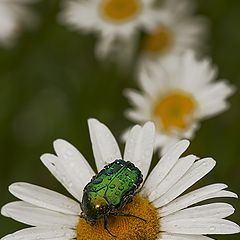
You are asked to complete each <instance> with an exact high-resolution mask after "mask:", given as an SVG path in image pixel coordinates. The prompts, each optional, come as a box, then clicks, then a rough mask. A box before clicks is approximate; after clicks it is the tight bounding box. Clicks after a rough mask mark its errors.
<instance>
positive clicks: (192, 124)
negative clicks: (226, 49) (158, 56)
mask: <svg viewBox="0 0 240 240" xmlns="http://www.w3.org/2000/svg"><path fill="white" fill-rule="evenodd" d="M216 75H217V68H216V67H214V66H212V64H211V62H210V60H209V59H204V60H197V59H196V58H195V56H194V53H193V52H192V51H188V52H186V53H184V54H182V55H181V56H178V57H177V56H171V57H169V58H167V59H166V60H165V61H164V62H162V61H156V62H155V63H153V62H152V63H151V64H146V65H144V66H143V67H142V69H141V71H140V73H139V85H140V88H141V91H140V92H138V91H136V90H126V91H125V95H126V96H127V97H128V99H129V100H130V102H131V103H132V105H133V106H134V108H133V109H130V110H128V111H126V116H127V117H128V118H129V119H130V120H132V121H134V122H137V123H143V122H145V121H148V120H151V121H154V122H155V124H156V126H157V140H156V147H163V148H164V147H168V146H169V145H171V144H173V143H175V142H176V141H178V140H179V139H183V138H187V139H191V138H192V137H193V135H194V132H195V131H196V129H197V128H198V127H199V122H200V120H203V119H206V118H210V117H212V116H214V115H217V114H219V113H221V112H223V111H225V110H226V109H227V108H228V107H229V105H228V103H227V101H226V99H227V98H228V97H229V96H230V95H232V94H233V92H234V88H233V87H232V86H230V85H229V84H228V83H227V82H226V81H216V82H214V80H215V79H216ZM126 134H127V132H126Z"/></svg>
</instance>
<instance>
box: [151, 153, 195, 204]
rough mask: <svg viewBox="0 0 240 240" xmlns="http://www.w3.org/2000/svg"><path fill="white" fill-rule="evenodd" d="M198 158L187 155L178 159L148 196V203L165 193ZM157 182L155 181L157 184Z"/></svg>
mask: <svg viewBox="0 0 240 240" xmlns="http://www.w3.org/2000/svg"><path fill="white" fill-rule="evenodd" d="M197 159H198V158H197V157H196V156H194V155H189V156H187V157H184V158H180V159H179V160H178V162H177V163H176V164H175V166H174V167H173V168H172V169H171V171H170V172H169V173H168V175H167V176H166V177H165V178H164V179H163V180H162V181H161V182H160V183H159V184H158V185H157V187H156V188H155V189H154V191H153V192H151V194H150V195H149V196H148V199H149V201H154V200H156V199H157V198H159V197H161V196H162V195H163V194H164V193H166V192H167V191H168V190H169V189H170V188H171V187H172V186H173V185H174V184H176V183H177V182H178V181H179V180H180V179H181V178H182V176H184V175H185V173H186V172H187V171H188V170H189V168H190V167H191V166H192V164H193V163H194V162H195V161H196V160H197ZM157 181H158V180H156V183H157Z"/></svg>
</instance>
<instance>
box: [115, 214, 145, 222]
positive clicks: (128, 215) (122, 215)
mask: <svg viewBox="0 0 240 240" xmlns="http://www.w3.org/2000/svg"><path fill="white" fill-rule="evenodd" d="M111 215H112V216H119V217H134V218H137V219H140V220H142V221H144V222H147V220H145V219H143V218H140V217H138V216H135V215H132V214H128V213H117V212H116V213H111Z"/></svg>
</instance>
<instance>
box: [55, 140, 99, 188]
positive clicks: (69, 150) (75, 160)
mask: <svg viewBox="0 0 240 240" xmlns="http://www.w3.org/2000/svg"><path fill="white" fill-rule="evenodd" d="M53 145H54V149H55V152H56V153H57V155H58V157H59V159H60V160H61V161H62V163H63V165H64V166H65V167H66V168H68V171H69V172H71V173H72V175H74V176H75V178H76V181H77V182H78V183H79V185H78V187H82V186H83V187H84V186H85V185H86V184H87V183H88V182H89V181H90V180H91V178H92V177H93V176H94V175H95V173H94V171H93V170H92V168H91V167H90V165H89V163H88V162H87V161H86V159H85V158H84V157H83V155H82V154H81V153H80V152H79V151H78V150H77V149H76V148H75V147H74V146H73V145H72V144H70V143H68V142H67V141H65V140H62V139H58V140H56V141H54V143H53ZM77 182H76V183H77Z"/></svg>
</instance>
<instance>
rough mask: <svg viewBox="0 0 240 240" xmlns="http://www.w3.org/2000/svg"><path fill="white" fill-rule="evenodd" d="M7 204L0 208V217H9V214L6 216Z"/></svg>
mask: <svg viewBox="0 0 240 240" xmlns="http://www.w3.org/2000/svg"><path fill="white" fill-rule="evenodd" d="M7 205H8V204H6V205H4V206H3V207H2V208H1V215H2V216H4V217H9V214H8V211H7V208H8V206H7Z"/></svg>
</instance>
